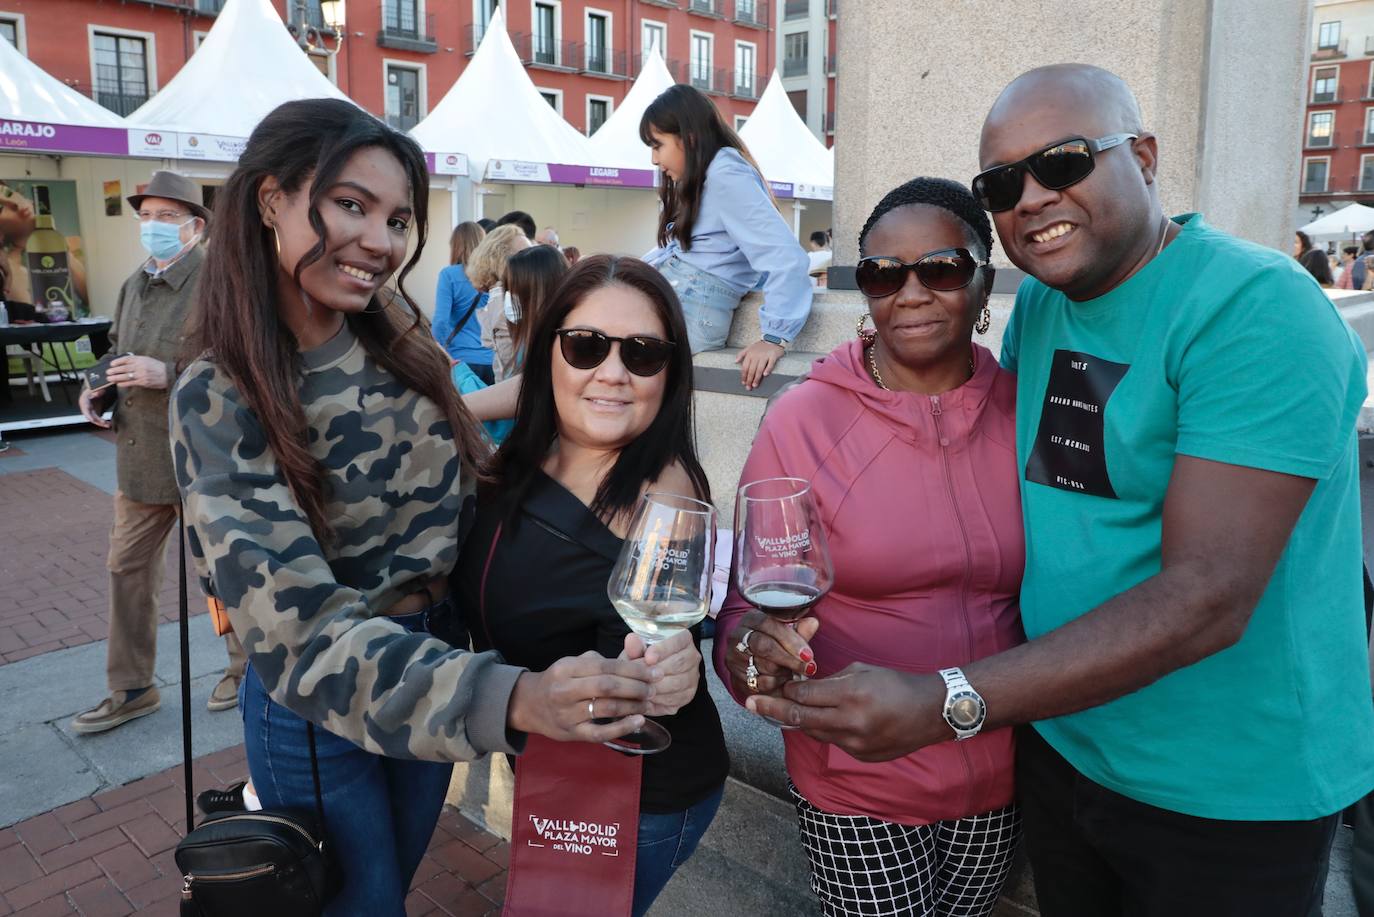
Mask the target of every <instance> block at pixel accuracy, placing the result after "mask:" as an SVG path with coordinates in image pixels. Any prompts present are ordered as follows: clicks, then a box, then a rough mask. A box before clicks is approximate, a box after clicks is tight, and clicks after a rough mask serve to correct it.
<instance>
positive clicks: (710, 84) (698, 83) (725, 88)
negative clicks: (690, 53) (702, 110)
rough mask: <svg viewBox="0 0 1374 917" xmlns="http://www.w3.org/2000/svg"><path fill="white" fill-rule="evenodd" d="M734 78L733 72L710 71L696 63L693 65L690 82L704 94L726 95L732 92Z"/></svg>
mask: <svg viewBox="0 0 1374 917" xmlns="http://www.w3.org/2000/svg"><path fill="white" fill-rule="evenodd" d="M732 76H733V71H731V70H710V69H707V68H704V67H703V66H702V65H701V63H700V62H696V63H693V65H692V68H691V74H690V80H691V83H692V85H693V86H694V87H696V88H697V89H700V90H701V91H702V92H710V93H713V94H716V95H725V94H726V93H728V92H729V91H730V88H731V86H730V83H731V77H732Z"/></svg>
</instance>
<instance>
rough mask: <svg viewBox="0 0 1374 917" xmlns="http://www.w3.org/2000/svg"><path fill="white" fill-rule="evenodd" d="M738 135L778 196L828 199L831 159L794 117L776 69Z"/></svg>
mask: <svg viewBox="0 0 1374 917" xmlns="http://www.w3.org/2000/svg"><path fill="white" fill-rule="evenodd" d="M739 133H740V139H742V140H743V141H744V143H745V145H746V146H748V147H749V152H750V153H751V154H753V156H754V160H755V161H756V162H757V163H758V164H759V168H760V169H761V170H762V171H763V177H764V178H766V179H768V180H769V181H770V182H772V183H773V191H774V193H775V194H777V195H778V196H779V197H805V198H812V199H815V200H825V201H828V200H831V198H832V196H833V188H834V184H835V160H834V156H833V154H832V153H831V152H830V150H828V149H826V147H825V144H823V143H821V142H820V141H819V140H817V139H816V135H815V134H813V133H811V131H810V129H808V128H807V126H806V123H805V122H804V121H802V119H801V118H800V117H799V116H798V115H797V110H796V109H795V108H793V107H792V102H791V101H790V100H789V99H788V98H787V91H786V90H784V89H783V88H782V80H781V79H779V78H778V72H777V71H776V70H774V71H773V76H772V78H771V79H769V80H768V88H766V89H765V90H764V91H763V95H762V96H761V97H760V98H759V103H758V105H756V106H754V111H753V113H752V114H750V115H749V120H748V121H746V122H745V123H744V127H742V128H741V129H740V132H739ZM779 185H782V186H783V187H779ZM788 186H790V187H788Z"/></svg>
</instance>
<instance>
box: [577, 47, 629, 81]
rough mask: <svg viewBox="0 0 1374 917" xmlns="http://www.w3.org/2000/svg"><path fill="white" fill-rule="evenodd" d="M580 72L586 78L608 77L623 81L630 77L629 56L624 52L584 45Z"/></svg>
mask: <svg viewBox="0 0 1374 917" xmlns="http://www.w3.org/2000/svg"><path fill="white" fill-rule="evenodd" d="M583 47H584V49H585V50H584V54H583V56H582V67H581V68H580V69H581V72H583V73H585V74H587V75H588V76H609V77H613V78H615V79H619V80H624V79H629V77H630V67H629V56H628V55H627V54H626V53H625V52H624V51H613V50H609V49H607V48H596V47H592V46H591V45H584V46H583Z"/></svg>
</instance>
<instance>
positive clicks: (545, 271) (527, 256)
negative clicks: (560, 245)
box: [502, 245, 568, 357]
mask: <svg viewBox="0 0 1374 917" xmlns="http://www.w3.org/2000/svg"><path fill="white" fill-rule="evenodd" d="M567 275H568V259H567V258H564V257H563V253H562V252H560V251H559V250H558V249H556V248H554V247H553V246H552V245H532V246H530V247H529V248H527V249H525V250H524V251H520V252H516V253H515V254H513V255H511V256H510V258H509V260H507V261H506V277H505V282H504V283H503V284H502V286H504V287H505V288H506V292H507V293H509V294H510V295H511V296H513V297H515V299H516V300H517V301H519V303H520V321H519V322H517V323H516V324H514V325H512V326H511V329H510V337H511V345H512V346H513V347H514V348H515V353H516V354H517V355H521V354H523V355H524V356H526V357H527V356H528V355H529V351H527V350H526V349H525V348H526V347H527V346H528V345H529V342H530V329H532V328H533V327H534V326H535V325H536V324H537V323H538V322H539V316H541V315H543V314H544V310H545V309H546V308H547V307H548V304H549V302H550V301H551V300H552V299H553V292H554V290H556V289H558V285H559V284H560V283H562V282H563V278H564V277H566V276H567Z"/></svg>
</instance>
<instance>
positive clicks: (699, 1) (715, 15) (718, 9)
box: [687, 0, 725, 19]
mask: <svg viewBox="0 0 1374 917" xmlns="http://www.w3.org/2000/svg"><path fill="white" fill-rule="evenodd" d="M687 12H689V13H696V14H697V15H698V16H710V17H711V18H712V19H724V18H725V0H687Z"/></svg>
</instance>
